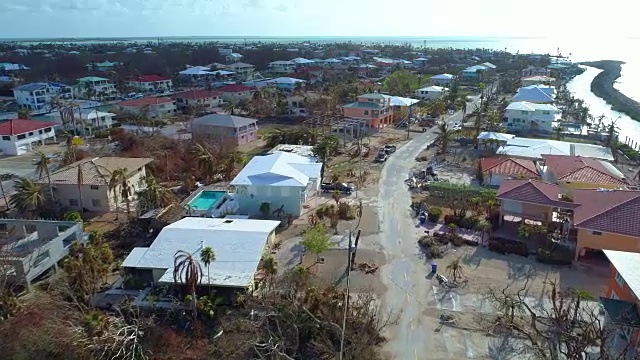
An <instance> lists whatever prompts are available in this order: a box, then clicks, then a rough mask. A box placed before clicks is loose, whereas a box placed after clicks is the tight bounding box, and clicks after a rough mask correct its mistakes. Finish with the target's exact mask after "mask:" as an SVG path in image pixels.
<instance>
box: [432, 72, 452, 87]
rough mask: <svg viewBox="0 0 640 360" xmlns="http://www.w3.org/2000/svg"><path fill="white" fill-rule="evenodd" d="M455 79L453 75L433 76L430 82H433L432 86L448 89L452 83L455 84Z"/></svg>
mask: <svg viewBox="0 0 640 360" xmlns="http://www.w3.org/2000/svg"><path fill="white" fill-rule="evenodd" d="M455 78H456V76H455V75H452V74H438V75H433V76H432V77H431V78H430V79H429V82H431V85H435V86H444V87H447V86H449V85H451V82H453V80H454V79H455Z"/></svg>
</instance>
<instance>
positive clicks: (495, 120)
mask: <svg viewBox="0 0 640 360" xmlns="http://www.w3.org/2000/svg"><path fill="white" fill-rule="evenodd" d="M487 130H489V131H492V132H502V131H504V128H503V127H502V122H500V114H499V113H498V112H497V111H495V110H494V111H492V112H490V113H489V116H487Z"/></svg>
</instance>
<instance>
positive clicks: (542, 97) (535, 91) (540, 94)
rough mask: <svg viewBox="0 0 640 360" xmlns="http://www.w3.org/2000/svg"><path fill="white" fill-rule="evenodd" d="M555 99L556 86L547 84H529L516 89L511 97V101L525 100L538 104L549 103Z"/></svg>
mask: <svg viewBox="0 0 640 360" xmlns="http://www.w3.org/2000/svg"><path fill="white" fill-rule="evenodd" d="M555 99H556V88H555V87H554V86H547V85H531V86H525V87H521V88H519V89H518V91H517V92H516V94H515V95H514V96H513V97H512V98H511V101H512V102H516V101H527V102H531V103H539V104H551V103H553V102H554V101H555Z"/></svg>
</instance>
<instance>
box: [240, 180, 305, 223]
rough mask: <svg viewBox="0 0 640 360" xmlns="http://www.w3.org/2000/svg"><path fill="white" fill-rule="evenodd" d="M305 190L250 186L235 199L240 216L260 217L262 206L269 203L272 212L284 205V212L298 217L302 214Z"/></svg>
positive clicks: (286, 187) (285, 187)
mask: <svg viewBox="0 0 640 360" xmlns="http://www.w3.org/2000/svg"><path fill="white" fill-rule="evenodd" d="M304 190H305V189H304V188H300V187H288V186H248V187H246V189H242V190H241V191H238V192H237V193H236V195H235V199H236V201H238V205H239V209H238V212H239V213H240V214H245V215H259V214H260V205H261V204H262V203H263V202H269V203H270V204H271V206H270V208H271V211H274V210H276V209H278V208H279V207H280V206H282V205H283V204H284V211H285V212H286V213H287V214H292V215H294V216H296V217H297V216H300V215H301V214H302V210H303V209H302V203H303V199H304ZM251 195H253V197H252V196H251Z"/></svg>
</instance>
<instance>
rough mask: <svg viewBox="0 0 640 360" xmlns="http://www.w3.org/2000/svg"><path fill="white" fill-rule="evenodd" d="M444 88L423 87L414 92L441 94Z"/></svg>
mask: <svg viewBox="0 0 640 360" xmlns="http://www.w3.org/2000/svg"><path fill="white" fill-rule="evenodd" d="M445 90H446V88H444V87H442V86H427V87H423V88H420V89H418V90H416V91H437V92H443V91H445Z"/></svg>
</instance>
